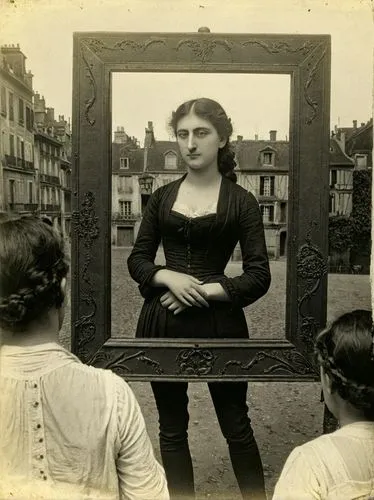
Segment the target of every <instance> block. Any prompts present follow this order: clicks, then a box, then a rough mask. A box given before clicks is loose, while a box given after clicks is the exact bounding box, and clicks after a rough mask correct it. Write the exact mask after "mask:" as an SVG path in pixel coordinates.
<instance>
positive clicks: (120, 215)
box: [112, 122, 370, 259]
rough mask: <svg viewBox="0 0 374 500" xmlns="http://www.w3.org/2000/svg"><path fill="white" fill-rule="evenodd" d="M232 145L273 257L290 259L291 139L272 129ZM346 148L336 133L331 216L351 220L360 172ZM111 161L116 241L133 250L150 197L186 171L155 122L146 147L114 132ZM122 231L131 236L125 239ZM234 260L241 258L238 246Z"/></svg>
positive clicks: (332, 151)
mask: <svg viewBox="0 0 374 500" xmlns="http://www.w3.org/2000/svg"><path fill="white" fill-rule="evenodd" d="M366 134H367V132H366ZM126 137H127V139H126ZM364 137H366V135H365V134H362V139H360V141H361V142H362V143H361V142H358V140H357V141H356V145H357V146H360V147H361V149H360V150H359V151H361V152H360V153H358V154H364V153H363V152H362V151H363V149H364V146H366V142H365V143H364ZM343 138H344V137H343ZM349 144H350V143H348V146H349ZM232 145H233V148H234V150H235V159H236V163H237V167H236V174H237V177H238V181H237V182H238V184H239V185H241V186H242V187H243V188H244V189H246V190H247V191H249V192H251V193H252V194H253V195H254V196H255V197H256V199H257V200H258V202H259V205H260V209H261V213H262V216H263V222H264V228H265V238H266V244H267V248H268V252H269V256H270V257H271V258H274V259H279V258H282V257H286V254H287V223H288V209H289V204H288V201H289V163H290V160H289V141H287V140H278V139H277V132H276V131H275V130H271V131H270V132H269V139H267V140H264V139H260V140H259V139H258V138H257V137H255V139H253V140H245V139H243V137H242V136H240V135H239V136H237V138H236V140H234V141H232ZM369 147H370V145H369ZM346 148H347V145H346V142H345V140H342V137H341V136H340V135H337V134H336V132H334V133H332V136H331V139H330V165H329V169H330V205H329V213H330V215H346V216H349V215H350V213H351V210H352V190H353V170H354V169H355V168H357V158H356V159H355V158H351V157H350V155H349V154H348V153H347V151H346ZM367 161H369V160H367ZM112 162H113V163H112V185H113V189H112V213H113V220H112V243H113V244H114V245H118V246H131V245H133V242H134V240H135V238H136V235H137V230H138V227H139V224H140V220H141V216H142V212H143V209H144V205H145V203H146V200H147V198H148V197H149V195H150V193H151V192H153V191H155V190H156V189H157V188H158V187H160V186H162V185H164V184H167V183H169V182H171V181H173V180H176V179H178V178H180V177H181V175H183V174H184V173H185V172H186V168H185V165H184V164H183V161H182V159H181V157H180V154H179V151H178V148H177V145H176V142H173V141H157V140H156V139H155V137H154V130H153V124H152V122H148V126H147V127H146V129H145V139H144V147H143V148H140V146H139V144H138V142H137V141H135V142H132V141H130V140H129V138H128V136H127V135H126V134H124V131H123V129H122V131H121V128H119V129H118V130H117V132H115V140H114V142H113V154H112ZM143 177H147V178H148V179H149V181H148V184H149V186H151V187H150V190H149V192H148V193H147V192H146V191H145V190H144V188H142V184H144V183H142V178H143ZM121 227H122V229H121ZM120 233H121V234H120ZM122 233H123V234H124V233H126V236H123V235H122ZM233 257H234V258H235V259H238V258H240V249H239V246H238V247H237V248H236V249H235V252H234V256H233Z"/></svg>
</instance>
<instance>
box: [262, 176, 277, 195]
mask: <svg viewBox="0 0 374 500" xmlns="http://www.w3.org/2000/svg"><path fill="white" fill-rule="evenodd" d="M274 185H275V177H274V176H272V177H268V176H261V177H260V196H274V192H275V191H274Z"/></svg>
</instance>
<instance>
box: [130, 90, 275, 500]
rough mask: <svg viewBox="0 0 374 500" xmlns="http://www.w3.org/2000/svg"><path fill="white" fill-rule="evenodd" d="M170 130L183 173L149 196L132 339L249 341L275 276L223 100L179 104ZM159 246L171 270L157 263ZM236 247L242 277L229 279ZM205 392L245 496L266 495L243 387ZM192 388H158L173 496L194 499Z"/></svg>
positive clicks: (135, 267) (135, 272) (136, 265)
mask: <svg viewBox="0 0 374 500" xmlns="http://www.w3.org/2000/svg"><path fill="white" fill-rule="evenodd" d="M170 125H171V127H172V129H173V131H174V134H175V136H176V139H177V144H178V147H179V150H180V154H181V157H182V159H183V161H184V162H185V164H186V166H187V173H186V174H185V175H184V176H183V177H182V178H181V179H179V180H177V181H174V182H171V183H169V184H167V185H165V186H163V187H161V188H159V189H157V190H156V191H155V192H154V193H153V195H152V196H151V198H150V200H149V202H148V204H147V207H146V210H145V213H144V216H143V220H142V223H141V226H140V229H139V233H138V237H137V240H136V242H135V245H134V248H133V250H132V252H131V255H130V256H129V258H128V267H129V272H130V275H131V276H132V278H133V279H134V280H135V281H136V282H137V283H138V284H139V290H140V293H141V294H142V296H143V297H144V299H145V301H144V305H143V308H142V310H141V313H140V317H139V321H138V326H137V332H136V336H137V337H143V338H144V337H146V338H204V339H206V338H210V339H228V338H229V339H248V327H247V323H246V319H245V316H244V312H243V308H244V307H246V306H248V305H249V304H253V303H254V302H255V301H256V300H258V299H259V298H260V297H262V296H263V295H264V294H265V293H266V292H267V291H268V289H269V286H270V280H271V278H270V270H269V261H268V255H267V250H266V244H265V237H264V227H263V222H262V217H261V213H260V210H259V206H258V203H257V201H256V199H255V197H254V196H253V195H252V194H251V193H249V192H247V191H246V190H245V189H243V188H242V187H240V186H239V185H237V184H236V175H235V173H234V168H235V166H236V163H235V160H234V153H233V151H232V150H231V147H230V143H229V139H230V136H231V134H232V125H231V121H230V119H229V118H228V117H227V115H226V113H225V111H224V110H223V108H222V107H221V106H220V104H218V103H217V102H215V101H213V100H211V99H207V98H200V99H194V100H191V101H188V102H186V103H184V104H182V105H181V106H179V108H178V109H177V110H176V112H174V113H173V115H172V119H171V123H170ZM161 241H162V244H163V249H164V252H165V259H166V265H165V266H161V265H156V264H155V257H156V252H157V249H158V247H159V244H160V242H161ZM238 242H240V247H241V251H242V259H243V273H242V274H241V275H240V276H236V277H234V278H229V277H227V276H225V274H224V272H225V268H226V265H227V263H228V262H229V260H230V257H231V255H232V253H233V251H234V248H235V246H236V245H237V243H238ZM208 386H209V391H210V394H211V397H212V400H213V404H214V408H215V411H216V414H217V418H218V421H219V425H220V427H221V430H222V433H223V435H224V437H225V438H226V441H227V443H228V447H229V452H230V457H231V462H232V466H233V469H234V472H235V475H236V478H237V481H238V484H239V488H240V490H241V493H242V496H243V498H245V499H250V498H256V499H257V498H261V499H262V498H265V486H264V475H263V467H262V462H261V458H260V454H259V450H258V447H257V443H256V441H255V438H254V434H253V430H252V427H251V421H250V419H249V417H248V406H247V404H246V395H247V386H248V384H247V382H228V383H223V382H219V383H209V384H208ZM187 389H188V384H187V383H185V382H152V390H153V393H154V397H155V400H156V405H157V409H158V413H159V424H160V434H159V436H160V448H161V456H162V460H163V464H164V467H165V471H166V476H167V480H168V484H169V491H170V494H171V498H172V499H176V498H193V497H194V476H193V467H192V461H191V455H190V450H189V446H188V421H189V414H188V396H187Z"/></svg>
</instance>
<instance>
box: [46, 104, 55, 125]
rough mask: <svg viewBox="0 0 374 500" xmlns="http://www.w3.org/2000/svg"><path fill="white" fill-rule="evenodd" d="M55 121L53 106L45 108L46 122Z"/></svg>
mask: <svg viewBox="0 0 374 500" xmlns="http://www.w3.org/2000/svg"><path fill="white" fill-rule="evenodd" d="M54 121H55V110H54V108H47V123H52V122H54Z"/></svg>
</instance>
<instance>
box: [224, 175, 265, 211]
mask: <svg viewBox="0 0 374 500" xmlns="http://www.w3.org/2000/svg"><path fill="white" fill-rule="evenodd" d="M225 182H226V183H227V185H228V188H229V190H230V191H231V193H234V196H235V197H237V198H238V199H239V200H240V201H241V202H243V203H246V204H248V205H257V204H258V202H257V199H256V197H255V195H254V194H253V193H251V192H250V191H247V189H245V188H244V187H243V186H241V185H240V184H237V183H236V182H232V181H231V180H229V179H225Z"/></svg>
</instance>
